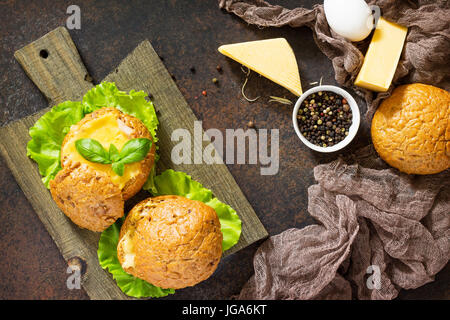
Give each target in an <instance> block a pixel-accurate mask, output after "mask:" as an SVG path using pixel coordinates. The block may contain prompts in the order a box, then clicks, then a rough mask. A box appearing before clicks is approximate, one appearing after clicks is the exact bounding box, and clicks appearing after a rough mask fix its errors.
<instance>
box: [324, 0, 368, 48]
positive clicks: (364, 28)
mask: <svg viewBox="0 0 450 320" xmlns="http://www.w3.org/2000/svg"><path fill="white" fill-rule="evenodd" d="M324 9H325V16H326V18H327V21H328V25H329V26H330V28H331V29H333V31H334V32H336V33H337V34H339V35H341V36H343V37H344V38H346V39H348V40H350V41H361V40H363V39H365V38H367V36H368V35H369V34H370V32H371V31H372V28H373V17H372V10H371V9H370V8H369V6H368V5H367V3H366V2H365V1H364V0H325V1H324Z"/></svg>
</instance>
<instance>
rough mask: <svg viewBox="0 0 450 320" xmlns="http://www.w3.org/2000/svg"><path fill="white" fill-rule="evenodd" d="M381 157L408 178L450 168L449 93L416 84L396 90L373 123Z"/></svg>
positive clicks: (374, 142) (384, 103)
mask: <svg viewBox="0 0 450 320" xmlns="http://www.w3.org/2000/svg"><path fill="white" fill-rule="evenodd" d="M371 134H372V141H373V144H374V146H375V149H376V150H377V152H378V154H379V155H380V157H381V158H382V159H383V160H384V161H386V162H387V163H388V164H389V165H391V166H393V167H395V168H397V169H399V170H400V171H403V172H406V173H409V174H434V173H438V172H441V171H443V170H445V169H447V168H449V167H450V93H448V92H447V91H445V90H442V89H439V88H437V87H434V86H430V85H425V84H420V83H415V84H408V85H403V86H400V87H397V88H396V89H395V90H394V91H393V93H392V95H391V96H390V97H389V98H387V99H386V100H384V101H383V102H382V103H381V105H380V107H379V108H378V109H377V111H376V112H375V115H374V117H373V120H372V128H371Z"/></svg>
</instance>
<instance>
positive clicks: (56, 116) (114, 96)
mask: <svg viewBox="0 0 450 320" xmlns="http://www.w3.org/2000/svg"><path fill="white" fill-rule="evenodd" d="M146 96H147V94H146V93H144V92H143V91H134V90H131V91H130V92H129V93H126V92H123V91H119V90H118V89H117V87H116V85H115V84H114V83H112V82H102V83H101V84H99V85H97V86H95V87H94V88H92V89H91V90H89V91H88V92H87V93H86V94H85V95H84V97H83V101H82V102H72V101H66V102H63V103H61V104H59V105H57V106H55V107H53V108H52V109H51V110H50V111H48V112H47V113H45V114H44V115H43V116H42V117H41V118H40V119H39V120H38V121H37V122H36V123H35V125H34V126H33V127H31V128H30V130H29V133H30V136H31V140H30V141H29V143H28V145H27V155H28V156H29V157H30V158H32V159H33V160H34V161H36V162H37V164H38V166H39V173H40V174H41V175H42V176H43V178H42V181H43V182H44V184H45V186H46V187H47V188H49V182H50V180H53V179H54V178H55V176H56V174H57V173H58V172H59V170H61V163H60V152H61V145H62V142H63V140H64V137H65V136H66V134H67V132H69V130H70V126H72V125H74V124H77V123H78V122H79V121H80V120H81V119H83V118H84V116H86V114H88V113H91V112H93V111H95V110H97V109H100V108H102V107H115V108H117V109H119V110H120V111H122V112H123V113H127V114H129V115H132V116H134V117H136V118H138V119H140V120H141V121H142V122H143V123H144V125H145V126H146V127H147V129H148V130H149V131H150V133H151V135H152V137H153V139H154V142H156V141H157V137H156V129H157V127H158V124H159V122H158V118H157V116H156V112H155V108H154V107H153V104H152V102H150V101H147V100H146V99H145V97H146ZM156 160H157V157H156V158H155V162H156ZM152 174H153V175H154V170H152ZM153 178H154V177H153V176H149V178H148V180H147V182H146V184H145V189H146V190H153V189H154V187H153Z"/></svg>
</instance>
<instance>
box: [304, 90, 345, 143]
mask: <svg viewBox="0 0 450 320" xmlns="http://www.w3.org/2000/svg"><path fill="white" fill-rule="evenodd" d="M352 118H353V117H352V112H351V109H350V106H349V105H348V101H347V100H346V99H344V98H343V97H342V96H340V95H339V94H336V93H334V92H331V91H320V92H318V93H317V94H311V95H310V96H309V97H307V98H306V99H305V100H304V101H303V102H302V105H301V107H300V109H299V111H298V115H297V121H298V125H299V129H300V132H301V133H302V135H303V136H304V137H305V138H306V139H307V140H308V141H309V142H311V143H313V144H315V145H317V146H320V147H330V146H333V145H335V144H338V143H339V142H341V141H342V140H344V139H345V137H346V136H347V135H348V134H349V129H350V126H351V125H352Z"/></svg>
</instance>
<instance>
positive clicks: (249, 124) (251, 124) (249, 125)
mask: <svg viewBox="0 0 450 320" xmlns="http://www.w3.org/2000/svg"><path fill="white" fill-rule="evenodd" d="M247 127H249V128H254V127H255V123H254V122H253V121H249V122H248V123H247Z"/></svg>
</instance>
